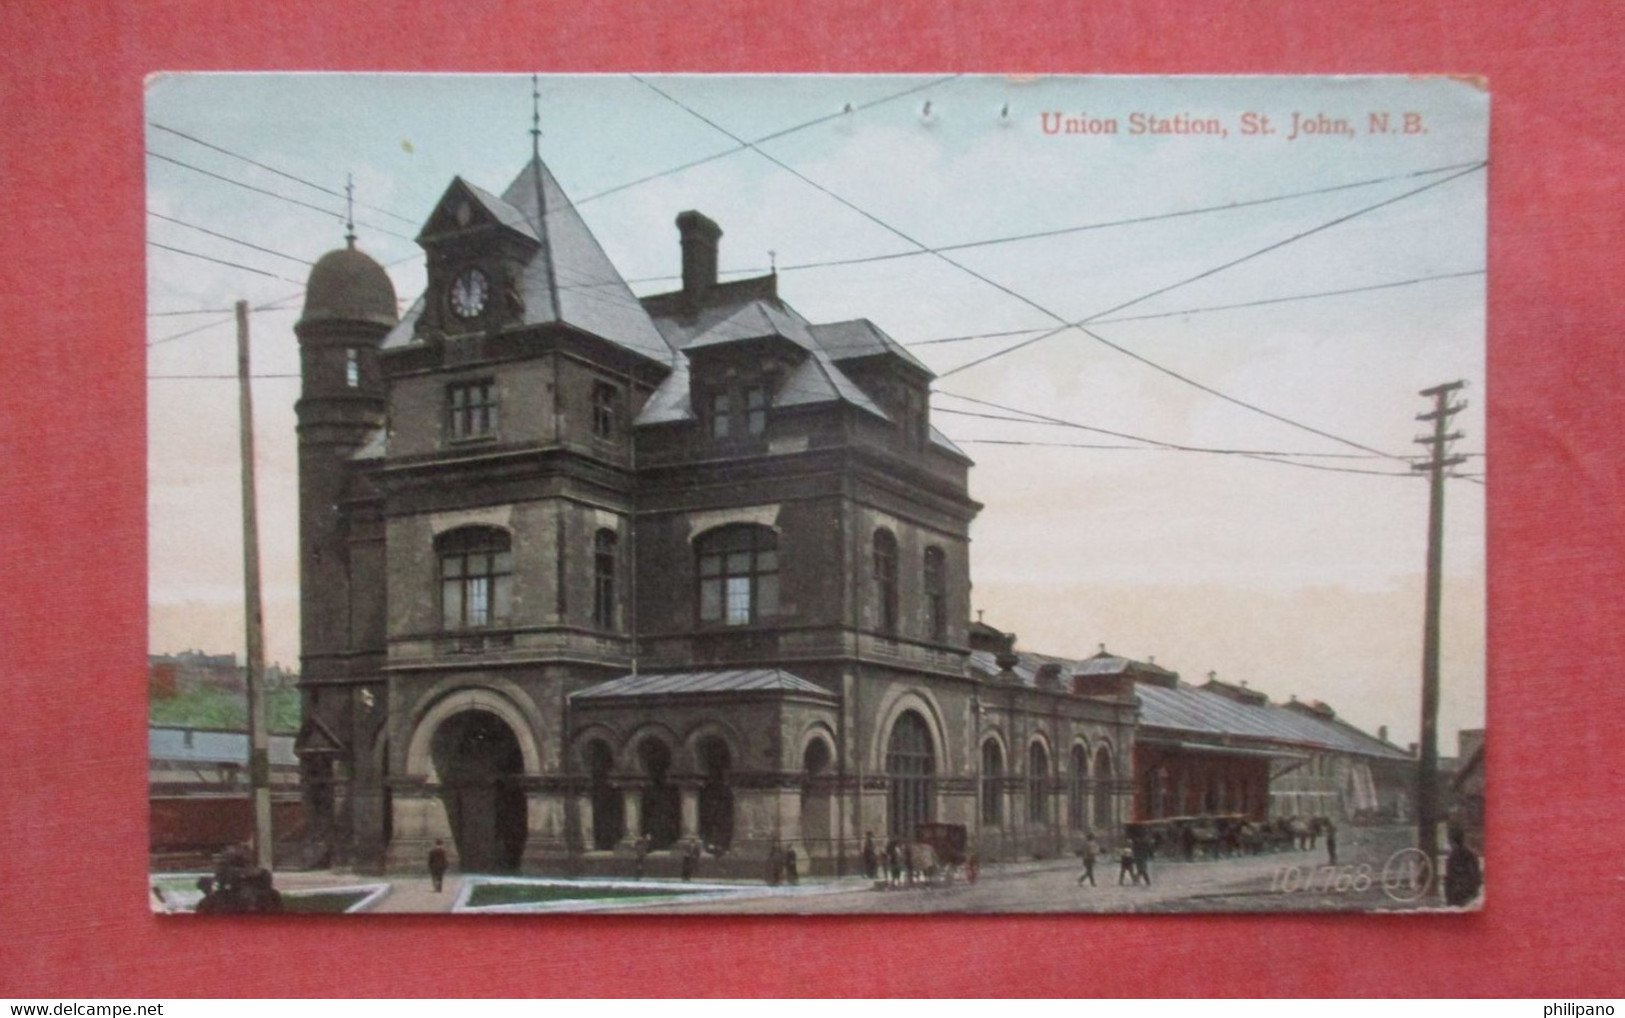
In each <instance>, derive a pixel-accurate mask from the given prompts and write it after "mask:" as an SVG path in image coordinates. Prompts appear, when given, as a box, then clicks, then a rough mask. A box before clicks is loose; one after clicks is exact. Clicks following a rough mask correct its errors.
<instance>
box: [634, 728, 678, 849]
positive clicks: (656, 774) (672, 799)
mask: <svg viewBox="0 0 1625 1018" xmlns="http://www.w3.org/2000/svg"><path fill="white" fill-rule="evenodd" d="M638 762H639V763H641V764H642V765H643V774H644V781H643V799H642V806H641V809H640V810H639V813H640V814H642V816H643V831H642V832H641V833H643V834H647V835H648V836H649V847H650V848H653V849H661V848H670V847H671V846H673V845H675V844H676V843H677V835H678V832H679V831H680V830H681V826H680V822H681V819H682V810H683V801H682V796H681V794H680V793H679V792H678V791H677V786H676V785H674V784H672V783H671V750H670V749H668V748H667V746H666V744H665V743H664V742H661V741H660V740H659V739H652V738H651V739H644V740H643V744H642V745H640V746H639V747H638Z"/></svg>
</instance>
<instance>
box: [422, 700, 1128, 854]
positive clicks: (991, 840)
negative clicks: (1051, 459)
mask: <svg viewBox="0 0 1625 1018" xmlns="http://www.w3.org/2000/svg"><path fill="white" fill-rule="evenodd" d="M463 695H464V696H467V695H468V694H463ZM481 696H483V697H484V699H482V700H479V701H473V700H469V701H467V702H466V703H465V704H464V705H463V706H462V708H461V709H455V710H446V709H441V710H431V711H429V712H427V713H426V715H425V716H424V719H423V721H422V722H421V727H423V728H424V730H425V731H426V734H422V733H420V735H419V740H420V741H421V740H424V739H426V740H427V745H428V756H429V760H430V762H431V764H432V771H431V772H429V778H430V780H429V781H428V782H427V783H426V784H423V785H420V786H418V787H419V788H421V789H422V791H420V792H418V793H417V799H416V800H413V799H412V794H413V793H412V786H411V785H410V784H402V785H401V788H400V790H399V791H397V795H396V801H397V803H400V802H401V801H402V799H403V798H404V799H405V800H406V802H405V807H404V808H399V809H398V810H397V814H398V815H397V818H396V822H395V825H394V826H395V832H396V838H395V843H392V845H391V848H390V851H391V857H390V858H391V865H393V866H397V867H407V866H411V865H413V863H414V862H415V861H416V860H417V857H418V855H419V853H420V852H421V851H426V846H427V844H428V843H429V840H428V839H431V838H436V837H440V838H444V839H445V840H446V841H447V842H448V844H449V845H450V846H451V847H454V848H455V852H456V859H457V860H458V864H459V865H460V867H461V868H462V869H463V870H465V871H469V872H511V871H515V870H519V869H546V868H548V866H549V864H548V862H547V860H549V859H556V858H568V859H570V860H572V861H571V862H570V864H569V865H570V866H571V867H572V869H573V871H575V872H605V873H614V872H622V871H623V870H625V869H626V867H628V866H630V865H631V860H632V858H633V857H635V856H636V855H637V854H638V853H639V852H640V850H641V851H642V852H643V853H645V854H647V853H657V854H658V853H670V854H672V855H673V856H675V855H678V854H681V853H684V852H686V851H689V850H690V846H697V847H698V848H699V850H700V851H702V852H703V853H704V856H703V858H705V859H706V860H707V862H706V864H705V865H706V866H707V867H708V868H707V872H710V873H712V874H713V875H721V874H724V873H730V872H732V869H731V867H732V868H737V869H738V871H739V875H749V876H755V875H757V871H758V870H759V867H760V862H759V860H760V858H761V857H762V855H763V854H765V853H766V852H767V851H768V850H769V849H770V848H771V846H772V845H774V844H780V845H788V846H791V847H794V848H795V849H796V851H797V853H798V856H799V857H800V859H802V860H803V862H802V866H803V867H804V872H813V873H819V872H823V873H829V872H836V871H841V870H843V869H844V870H845V871H850V869H851V867H853V866H855V865H857V862H856V860H857V858H858V856H859V854H860V851H861V846H862V842H863V836H864V834H865V833H873V835H874V836H875V837H876V839H877V840H878V841H881V842H884V840H886V839H889V838H896V839H912V838H914V837H915V836H916V834H917V831H918V828H919V825H920V824H922V823H927V822H932V821H944V822H947V823H956V824H965V825H966V826H967V827H968V828H969V829H970V832H971V837H972V839H973V841H974V842H975V843H977V844H978V845H979V846H980V850H981V851H982V852H983V853H984V857H985V858H1014V857H1018V856H1022V855H1032V854H1045V855H1048V854H1053V853H1054V852H1055V851H1057V845H1058V844H1059V842H1060V841H1061V840H1064V839H1068V838H1071V839H1074V840H1075V838H1076V837H1078V836H1080V834H1081V831H1082V830H1083V829H1085V828H1089V827H1098V828H1102V829H1104V828H1108V827H1110V826H1111V825H1113V824H1114V823H1115V822H1116V821H1117V820H1118V819H1120V818H1126V816H1127V815H1128V810H1127V808H1126V807H1127V802H1126V801H1123V802H1119V801H1118V800H1117V798H1116V796H1117V795H1118V794H1119V793H1120V791H1121V790H1120V789H1119V788H1118V782H1117V781H1116V780H1115V775H1116V774H1117V772H1118V770H1119V768H1118V767H1117V766H1116V765H1115V761H1114V757H1113V754H1112V751H1111V750H1110V749H1109V747H1108V746H1107V745H1106V744H1105V743H1104V742H1103V741H1101V742H1098V743H1097V745H1096V747H1094V748H1091V747H1089V746H1086V745H1085V744H1083V743H1082V742H1081V741H1080V742H1074V743H1073V744H1072V745H1071V746H1069V747H1068V748H1067V750H1066V751H1065V752H1064V753H1054V752H1053V751H1052V750H1051V749H1050V748H1049V747H1048V745H1047V744H1046V743H1044V742H1042V741H1036V740H1033V741H1028V742H1027V743H1026V744H1025V745H1024V746H1023V747H1022V748H1021V750H1020V751H1019V753H1017V754H1015V755H1014V757H1013V761H1012V754H1010V752H1009V750H1008V749H1007V748H1006V746H1005V744H1004V742H1003V739H1002V736H1001V737H994V736H991V735H989V736H986V737H984V738H983V740H982V741H981V743H980V748H979V751H978V752H977V753H975V754H974V755H970V754H966V753H965V752H964V751H963V750H957V751H956V750H955V749H954V748H953V746H954V737H955V735H956V733H955V732H954V731H953V730H952V728H948V729H946V730H945V728H944V722H943V721H941V720H940V718H942V717H943V716H945V715H946V716H950V717H951V716H952V715H951V714H949V713H948V712H945V711H942V710H941V709H940V703H936V702H933V703H932V704H931V705H930V707H929V709H927V708H926V707H925V706H924V704H925V701H924V700H919V701H918V702H917V705H911V704H909V703H907V702H906V700H905V701H904V702H903V703H902V704H899V705H897V706H893V707H892V708H891V710H890V712H889V713H887V714H886V715H884V716H883V717H880V718H876V719H875V720H876V724H877V725H879V726H881V730H880V731H877V732H875V733H874V736H873V738H874V741H873V742H872V743H871V746H872V750H871V752H872V753H873V756H872V757H871V758H870V762H869V763H868V765H867V766H865V767H864V768H863V769H862V770H863V772H862V773H859V768H858V767H857V766H854V765H853V764H852V763H850V762H848V763H846V764H844V765H843V762H842V759H841V754H840V753H839V751H838V750H837V746H838V745H839V737H838V734H837V733H838V731H839V725H840V717H839V712H838V711H839V707H838V701H837V700H836V698H835V697H834V696H832V695H829V694H823V695H822V696H815V695H814V694H813V693H812V692H810V691H801V695H800V697H799V700H797V699H796V698H791V697H781V698H779V699H780V702H774V701H773V699H771V698H759V699H758V700H756V701H754V702H751V701H748V700H746V701H745V702H742V703H739V704H735V705H733V709H732V710H724V709H719V707H718V706H717V705H716V704H714V703H709V704H704V705H703V706H702V705H701V704H700V703H695V704H693V705H688V704H685V703H684V702H683V700H682V698H680V697H678V698H675V699H674V700H673V703H672V704H669V705H668V708H667V709H664V710H663V711H662V712H661V714H660V721H659V722H658V723H654V722H651V720H650V711H649V707H648V705H647V704H646V703H643V702H635V701H634V702H598V701H595V699H594V698H591V697H589V698H584V702H577V703H575V705H574V706H575V710H574V711H573V715H572V716H573V720H574V723H575V735H574V737H573V738H572V739H569V740H564V741H563V745H562V747H561V750H562V755H563V757H564V763H565V765H566V768H567V772H566V774H564V775H563V776H561V777H554V778H550V777H549V776H548V775H546V774H545V773H541V774H539V773H534V772H527V760H529V759H532V758H534V759H545V754H543V753H542V752H541V749H542V748H544V747H545V744H546V740H545V738H544V737H543V735H542V733H538V732H536V731H534V729H533V728H531V727H530V726H529V725H527V724H526V723H525V717H524V716H522V713H521V712H519V711H518V710H517V709H516V708H515V709H499V708H498V707H497V706H495V704H496V703H497V702H498V700H499V697H498V696H497V695H496V693H495V692H494V691H493V692H491V693H485V694H481ZM741 699H742V700H744V698H741ZM460 703H462V701H460ZM961 738H962V736H961ZM527 740H528V741H527ZM522 743H524V744H525V745H528V746H530V747H532V748H529V749H523V748H522ZM962 744H963V743H962ZM966 756H969V759H965V757H966ZM769 758H772V759H774V760H775V761H776V762H777V763H778V765H777V766H773V765H771V764H769V765H767V766H763V763H762V762H763V761H765V760H767V759H769ZM752 761H757V763H756V764H755V765H754V766H752V765H751V762H752ZM424 795H427V796H428V797H429V798H428V799H427V800H425V799H424V798H423V796H424ZM426 801H428V802H432V803H433V804H434V805H435V806H436V807H438V808H437V809H435V810H430V811H429V812H428V813H425V812H424V810H423V808H422V804H423V803H424V802H426ZM414 802H415V803H416V805H414ZM1102 833H1104V830H1102ZM640 846H641V849H640ZM664 857H665V856H661V855H657V858H664Z"/></svg>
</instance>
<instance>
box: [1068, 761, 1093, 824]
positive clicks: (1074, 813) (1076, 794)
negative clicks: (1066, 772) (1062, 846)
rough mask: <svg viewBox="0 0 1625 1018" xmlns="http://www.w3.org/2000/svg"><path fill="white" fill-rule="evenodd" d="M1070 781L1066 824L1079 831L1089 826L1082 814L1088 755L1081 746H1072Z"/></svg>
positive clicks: (1087, 771) (1087, 773)
mask: <svg viewBox="0 0 1625 1018" xmlns="http://www.w3.org/2000/svg"><path fill="white" fill-rule="evenodd" d="M1071 777H1072V781H1071V782H1070V783H1069V784H1068V785H1067V795H1066V819H1067V826H1069V827H1071V828H1072V829H1073V830H1074V831H1081V830H1083V829H1084V828H1085V827H1088V826H1089V822H1088V818H1087V817H1085V816H1084V815H1083V811H1084V807H1085V805H1087V803H1086V802H1085V799H1084V793H1083V790H1084V785H1085V783H1086V782H1087V781H1088V780H1089V755H1088V754H1087V753H1085V752H1084V750H1083V747H1082V746H1073V747H1072V775H1071Z"/></svg>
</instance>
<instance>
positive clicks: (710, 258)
mask: <svg viewBox="0 0 1625 1018" xmlns="http://www.w3.org/2000/svg"><path fill="white" fill-rule="evenodd" d="M677 233H678V236H680V237H681V238H682V241H683V296H685V297H687V298H688V300H689V301H690V302H691V303H693V304H699V303H700V302H701V301H703V300H704V299H705V295H706V293H707V292H709V291H710V289H711V288H712V287H713V286H716V285H717V241H718V240H719V239H720V238H721V237H722V227H720V226H718V225H717V224H716V223H714V222H712V221H711V220H710V219H708V218H707V217H706V216H704V215H702V214H701V213H699V212H696V211H694V210H693V209H689V210H688V211H687V212H680V213H678V215H677Z"/></svg>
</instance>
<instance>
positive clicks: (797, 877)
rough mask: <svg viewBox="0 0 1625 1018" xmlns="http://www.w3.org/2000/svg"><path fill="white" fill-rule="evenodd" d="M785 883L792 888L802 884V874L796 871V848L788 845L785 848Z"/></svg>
mask: <svg viewBox="0 0 1625 1018" xmlns="http://www.w3.org/2000/svg"><path fill="white" fill-rule="evenodd" d="M784 882H785V883H787V884H789V885H791V886H792V887H793V886H795V885H796V884H799V883H801V873H800V872H799V871H798V870H797V869H796V847H795V846H794V845H786V846H785V848H784Z"/></svg>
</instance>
